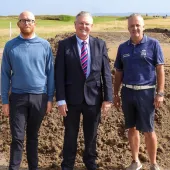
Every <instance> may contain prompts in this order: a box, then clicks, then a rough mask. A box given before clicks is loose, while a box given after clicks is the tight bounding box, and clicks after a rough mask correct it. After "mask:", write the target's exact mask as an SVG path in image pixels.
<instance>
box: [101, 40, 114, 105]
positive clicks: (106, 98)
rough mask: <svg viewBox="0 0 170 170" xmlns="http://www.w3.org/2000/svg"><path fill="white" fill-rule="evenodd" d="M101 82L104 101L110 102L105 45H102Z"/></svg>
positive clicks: (108, 71)
mask: <svg viewBox="0 0 170 170" xmlns="http://www.w3.org/2000/svg"><path fill="white" fill-rule="evenodd" d="M102 80H103V91H104V101H110V102H112V100H113V96H112V93H113V91H112V76H111V71H110V65H109V57H108V54H107V48H106V44H105V42H104V45H103V59H102Z"/></svg>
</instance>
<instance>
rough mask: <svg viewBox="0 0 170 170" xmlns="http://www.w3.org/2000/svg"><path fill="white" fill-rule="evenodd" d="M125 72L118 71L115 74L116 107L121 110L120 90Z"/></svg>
mask: <svg viewBox="0 0 170 170" xmlns="http://www.w3.org/2000/svg"><path fill="white" fill-rule="evenodd" d="M122 78H123V72H122V71H118V70H116V72H115V80H114V99H113V101H114V106H115V107H116V108H117V109H118V110H119V107H120V97H119V90H120V85H121V83H122Z"/></svg>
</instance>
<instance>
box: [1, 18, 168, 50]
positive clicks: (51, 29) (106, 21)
mask: <svg viewBox="0 0 170 170" xmlns="http://www.w3.org/2000/svg"><path fill="white" fill-rule="evenodd" d="M93 19H94V27H93V31H101V32H103V31H111V32H113V31H122V30H123V31H127V21H126V20H127V18H126V17H117V16H94V17H93ZM144 19H145V20H146V21H145V25H146V26H145V27H146V28H167V29H170V24H169V23H170V18H169V17H168V18H167V19H162V18H161V17H160V18H153V17H150V16H144ZM74 20H75V17H74V16H68V15H56V16H55V15H41V16H36V24H37V26H36V34H37V35H39V36H41V37H43V38H53V37H55V35H56V34H60V33H65V32H73V31H75V30H74ZM17 21H18V16H7V17H4V16H0V48H3V47H4V45H5V43H6V42H7V41H8V40H9V25H10V22H11V24H12V37H11V38H14V37H16V36H17V35H18V34H19V32H20V31H19V29H18V27H17Z"/></svg>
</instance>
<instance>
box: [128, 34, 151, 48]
mask: <svg viewBox="0 0 170 170" xmlns="http://www.w3.org/2000/svg"><path fill="white" fill-rule="evenodd" d="M147 39H148V37H147V35H145V34H144V35H143V38H142V40H141V42H140V43H139V44H144V43H146V42H147ZM130 44H133V43H132V41H131V39H129V40H128V45H130Z"/></svg>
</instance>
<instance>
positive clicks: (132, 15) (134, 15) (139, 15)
mask: <svg viewBox="0 0 170 170" xmlns="http://www.w3.org/2000/svg"><path fill="white" fill-rule="evenodd" d="M133 17H139V18H141V20H142V24H143V25H144V19H143V17H142V15H141V14H138V13H133V14H131V15H130V16H129V17H128V22H129V20H130V19H131V18H133Z"/></svg>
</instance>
